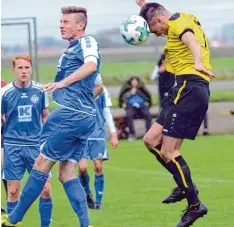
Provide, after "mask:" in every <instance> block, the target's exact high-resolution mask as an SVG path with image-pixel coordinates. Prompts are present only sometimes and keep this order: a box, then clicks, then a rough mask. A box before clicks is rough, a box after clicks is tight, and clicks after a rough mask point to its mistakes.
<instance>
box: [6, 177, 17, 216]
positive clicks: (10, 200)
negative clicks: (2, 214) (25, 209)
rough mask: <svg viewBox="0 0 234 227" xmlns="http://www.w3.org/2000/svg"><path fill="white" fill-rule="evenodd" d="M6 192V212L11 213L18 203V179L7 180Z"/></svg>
mask: <svg viewBox="0 0 234 227" xmlns="http://www.w3.org/2000/svg"><path fill="white" fill-rule="evenodd" d="M7 184H8V193H7V213H8V214H9V213H11V212H12V211H13V210H14V208H15V207H16V206H17V204H18V199H19V193H20V181H18V180H17V181H16V180H9V181H7Z"/></svg>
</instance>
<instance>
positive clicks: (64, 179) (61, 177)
mask: <svg viewBox="0 0 234 227" xmlns="http://www.w3.org/2000/svg"><path fill="white" fill-rule="evenodd" d="M58 179H59V181H60V182H61V183H62V184H64V183H66V182H67V181H69V180H71V179H72V177H71V176H70V175H69V174H68V173H67V172H63V171H60V172H59V176H58Z"/></svg>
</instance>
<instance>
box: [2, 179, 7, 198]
mask: <svg viewBox="0 0 234 227" xmlns="http://www.w3.org/2000/svg"><path fill="white" fill-rule="evenodd" d="M2 182H3V184H4V188H5V191H6V195H7V181H6V180H5V179H2Z"/></svg>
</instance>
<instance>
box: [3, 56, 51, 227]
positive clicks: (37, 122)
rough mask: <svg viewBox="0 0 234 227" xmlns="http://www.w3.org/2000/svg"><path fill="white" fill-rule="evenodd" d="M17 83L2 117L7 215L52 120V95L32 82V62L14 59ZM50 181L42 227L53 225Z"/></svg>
mask: <svg viewBox="0 0 234 227" xmlns="http://www.w3.org/2000/svg"><path fill="white" fill-rule="evenodd" d="M13 72H14V74H15V76H16V79H15V81H14V82H12V83H10V84H8V85H6V86H5V87H4V88H3V89H2V92H1V93H2V94H1V95H2V96H1V97H2V110H1V111H2V117H4V118H5V127H4V132H3V133H4V135H3V136H4V169H3V177H4V179H6V180H7V184H8V193H7V213H8V214H9V213H11V212H12V210H14V208H15V207H16V205H17V204H18V199H19V192H20V183H21V179H22V178H23V176H24V173H25V170H26V169H27V170H28V172H29V173H30V172H31V170H32V168H33V165H34V162H35V160H36V158H37V157H38V155H39V153H40V144H39V139H40V134H41V125H42V123H43V124H44V123H45V121H46V119H47V117H48V113H49V111H48V105H49V102H48V95H47V94H46V93H45V92H43V91H42V89H41V88H40V84H39V83H37V82H35V81H32V80H30V77H31V73H32V61H31V59H30V57H28V56H24V55H18V56H16V57H15V58H14V59H13ZM50 191H51V190H50V180H49V179H48V180H47V183H46V184H45V186H44V189H43V191H42V193H41V197H40V202H39V213H40V218H41V227H48V226H49V225H50V222H51V214H52V200H51V193H50Z"/></svg>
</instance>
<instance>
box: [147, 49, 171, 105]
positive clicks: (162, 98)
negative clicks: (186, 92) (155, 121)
mask: <svg viewBox="0 0 234 227" xmlns="http://www.w3.org/2000/svg"><path fill="white" fill-rule="evenodd" d="M151 79H152V80H158V93H159V105H160V108H162V107H163V105H164V104H165V102H166V100H167V98H168V93H169V91H170V89H171V88H172V87H173V86H174V85H175V75H174V74H172V73H170V72H167V71H166V68H165V55H164V54H162V55H161V57H160V59H159V61H158V63H157V65H156V66H155V68H154V71H153V73H152V76H151Z"/></svg>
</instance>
